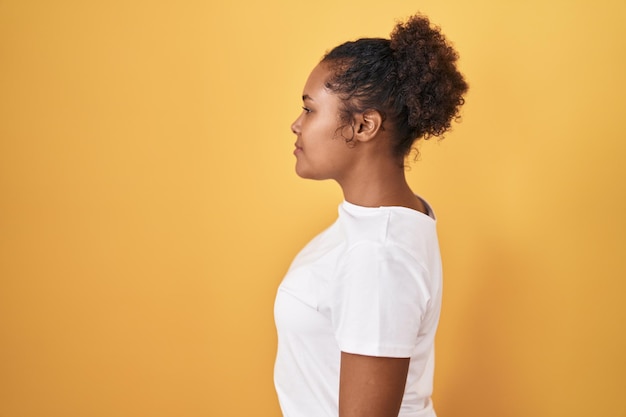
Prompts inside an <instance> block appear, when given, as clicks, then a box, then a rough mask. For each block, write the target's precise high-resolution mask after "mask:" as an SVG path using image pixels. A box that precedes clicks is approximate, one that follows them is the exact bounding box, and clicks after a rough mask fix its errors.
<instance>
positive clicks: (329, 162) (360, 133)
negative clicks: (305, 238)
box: [291, 63, 426, 213]
mask: <svg viewBox="0 0 626 417" xmlns="http://www.w3.org/2000/svg"><path fill="white" fill-rule="evenodd" d="M329 75H330V72H329V70H328V68H327V67H326V65H324V64H323V63H320V64H319V65H317V66H316V67H315V68H314V69H313V71H312V72H311V75H309V78H308V79H307V81H306V84H305V86H304V90H303V94H302V98H303V110H302V113H301V114H300V116H299V117H298V118H297V119H296V120H295V121H294V122H293V124H292V125H291V130H292V132H293V133H294V134H295V135H296V137H297V139H296V143H295V147H296V149H295V151H294V154H295V156H296V173H297V174H298V175H299V176H301V177H302V178H308V179H316V180H324V179H332V180H335V181H337V183H338V184H339V186H340V187H341V189H342V191H343V195H344V198H345V199H346V201H348V202H350V203H352V204H356V205H360V206H364V207H380V206H402V207H408V208H411V209H414V210H417V211H420V212H422V213H425V212H426V210H425V208H424V205H423V203H422V201H421V200H420V199H419V198H417V197H416V196H415V193H414V192H413V191H411V188H410V187H409V185H408V184H407V182H406V178H405V174H404V164H403V162H404V161H403V158H402V157H398V156H394V153H393V152H392V149H393V137H392V133H391V131H392V130H393V129H388V128H386V129H381V125H382V116H381V115H380V113H379V112H378V111H376V110H367V111H365V112H363V113H360V114H356V115H354V120H353V122H352V123H351V125H345V123H343V122H342V121H341V120H340V118H339V109H340V108H341V107H340V106H341V105H342V101H341V98H339V97H338V96H337V95H335V94H333V93H332V92H331V91H330V90H328V89H327V88H326V87H325V86H324V83H325V81H326V79H328V76H329ZM352 132H354V134H353V135H352ZM342 135H343V136H342ZM351 136H352V140H351V141H350V142H349V143H346V139H345V138H346V137H347V138H350V137H351Z"/></svg>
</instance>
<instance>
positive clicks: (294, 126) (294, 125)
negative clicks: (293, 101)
mask: <svg viewBox="0 0 626 417" xmlns="http://www.w3.org/2000/svg"><path fill="white" fill-rule="evenodd" d="M291 132H292V133H294V134H295V135H297V134H299V133H300V116H298V118H297V119H296V120H294V122H293V123H292V124H291Z"/></svg>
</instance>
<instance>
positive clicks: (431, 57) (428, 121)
mask: <svg viewBox="0 0 626 417" xmlns="http://www.w3.org/2000/svg"><path fill="white" fill-rule="evenodd" d="M390 37H391V43H390V46H391V49H392V50H393V56H394V58H395V60H396V63H397V70H398V92H399V93H400V94H401V95H402V96H403V97H404V100H405V105H406V106H407V109H408V122H409V125H410V126H411V127H412V128H413V129H415V132H416V134H417V136H418V137H420V136H425V137H430V136H440V135H441V134H443V133H444V132H445V131H446V130H447V129H449V128H450V123H451V121H452V119H454V118H456V117H457V115H458V111H459V107H460V106H461V105H462V104H463V102H464V99H463V94H464V93H465V92H466V91H467V83H466V82H465V80H464V79H463V76H462V75H461V73H460V72H459V71H458V70H457V68H456V61H457V59H458V54H457V53H456V51H455V50H454V49H453V48H452V46H450V45H449V44H448V42H447V40H446V39H445V37H444V36H443V34H442V33H441V32H440V29H439V28H438V27H433V26H431V24H430V21H429V20H428V18H427V17H425V16H422V15H419V14H418V15H415V16H412V17H410V18H409V19H408V20H407V21H406V22H401V23H398V24H397V25H396V27H395V28H394V30H393V32H392V33H391V36H390Z"/></svg>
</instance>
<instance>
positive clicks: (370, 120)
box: [354, 109, 383, 142]
mask: <svg viewBox="0 0 626 417" xmlns="http://www.w3.org/2000/svg"><path fill="white" fill-rule="evenodd" d="M382 125H383V117H382V115H381V114H380V112H379V111H378V110H374V109H368V110H365V111H364V112H363V113H359V114H356V115H354V138H355V139H356V140H357V141H359V142H369V141H370V140H372V139H374V138H375V137H376V135H378V132H380V130H381V128H382Z"/></svg>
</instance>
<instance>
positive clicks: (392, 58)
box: [274, 15, 467, 417]
mask: <svg viewBox="0 0 626 417" xmlns="http://www.w3.org/2000/svg"><path fill="white" fill-rule="evenodd" d="M456 60H457V54H456V52H455V51H454V49H452V47H451V46H450V45H449V44H448V43H447V42H446V40H445V38H444V37H443V35H442V34H441V33H440V32H439V30H438V28H433V27H431V25H430V23H429V21H428V19H427V18H426V17H424V16H421V15H416V16H413V17H411V18H410V19H408V20H407V21H406V22H404V23H399V24H398V25H396V27H395V29H394V30H393V32H392V34H391V38H390V39H359V40H357V41H355V42H347V43H344V44H342V45H340V46H338V47H336V48H335V49H333V50H332V51H330V52H329V53H328V54H327V55H326V56H325V57H324V58H323V59H322V61H321V62H320V63H319V64H318V65H317V66H316V67H315V68H314V69H313V71H312V72H311V74H310V76H309V78H308V80H307V82H306V84H305V86H304V91H303V95H302V100H303V102H304V106H303V111H302V113H301V114H300V116H299V117H298V119H297V120H296V121H295V122H294V123H293V125H292V126H291V129H292V131H293V133H294V134H295V135H296V138H297V139H296V142H295V151H294V154H295V156H296V172H297V174H298V175H299V176H301V177H303V178H310V179H317V180H322V179H333V180H335V181H337V183H338V184H339V185H340V186H341V188H342V191H343V195H344V201H343V203H342V204H341V205H340V206H339V217H338V219H337V221H336V222H335V223H334V224H333V225H332V226H330V227H329V228H328V229H327V230H325V231H324V232H322V233H321V234H320V235H318V236H317V237H316V238H314V239H313V240H312V241H311V242H310V243H309V244H308V245H307V246H306V247H305V248H304V249H303V250H302V251H301V252H300V253H299V254H298V255H297V257H296V258H295V259H294V261H293V263H292V265H291V267H290V268H289V271H288V272H287V275H286V276H285V278H284V280H283V282H282V283H281V285H280V287H279V290H278V294H277V296H276V304H275V318H276V326H277V330H278V353H277V358H276V364H275V375H274V378H275V385H276V390H277V393H278V398H279V401H280V405H281V409H282V411H283V414H284V416H285V417H324V416H328V417H337V416H339V417H370V416H371V417H388V416H389V417H390V416H393V417H396V416H401V417H423V416H429V417H432V416H435V412H434V410H433V407H432V403H431V400H430V396H431V392H432V380H433V366H434V358H433V353H434V349H433V341H434V337H435V331H436V328H437V323H438V320H439V311H440V306H441V261H440V255H439V246H438V242H437V235H436V230H435V216H434V214H433V211H432V209H431V208H430V206H429V205H428V204H427V203H426V202H425V201H424V200H423V199H421V198H420V197H418V196H417V195H416V194H415V193H414V192H413V191H412V190H411V189H410V187H409V185H408V184H407V182H406V179H405V175H404V158H405V157H406V156H407V154H408V153H409V152H410V150H411V149H412V146H413V144H414V141H415V140H417V139H420V138H428V137H431V136H440V135H441V134H443V133H444V132H445V131H446V130H448V129H449V128H450V123H451V120H452V119H454V118H455V117H456V116H457V114H458V110H459V107H460V106H461V105H462V104H463V94H464V93H465V92H466V90H467V84H466V83H465V81H464V79H463V76H462V75H461V74H460V73H459V72H458V70H457V69H456Z"/></svg>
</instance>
